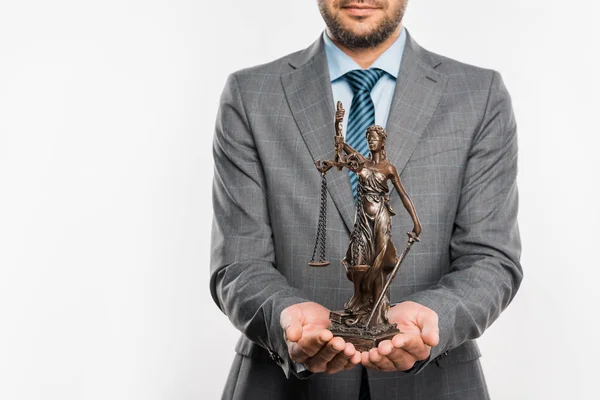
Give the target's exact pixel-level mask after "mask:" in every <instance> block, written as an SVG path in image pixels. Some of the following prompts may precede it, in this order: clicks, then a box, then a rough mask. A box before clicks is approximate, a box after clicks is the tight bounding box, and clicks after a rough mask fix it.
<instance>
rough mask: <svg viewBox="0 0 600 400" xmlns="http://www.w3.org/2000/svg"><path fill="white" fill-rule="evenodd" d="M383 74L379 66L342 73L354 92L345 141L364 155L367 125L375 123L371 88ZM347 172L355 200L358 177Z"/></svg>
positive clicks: (365, 151) (367, 149) (366, 148)
mask: <svg viewBox="0 0 600 400" xmlns="http://www.w3.org/2000/svg"><path fill="white" fill-rule="evenodd" d="M383 74H384V71H383V70H381V69H379V68H372V69H367V70H364V69H355V70H352V71H349V72H347V73H346V74H344V77H345V78H346V81H347V82H348V83H349V84H350V87H352V91H353V92H354V96H353V97H352V105H351V106H350V114H349V115H348V127H347V128H346V143H348V144H349V145H350V146H351V147H352V148H353V149H355V150H356V151H358V152H359V153H361V154H362V155H364V156H365V157H367V156H368V155H369V146H368V144H367V138H366V136H365V133H366V131H367V128H368V127H369V126H371V125H374V124H375V105H374V104H373V100H371V90H372V89H373V86H375V84H376V83H377V81H378V80H379V78H381V77H382V76H383ZM349 174H350V185H351V186H352V194H353V195H354V201H356V187H357V185H358V177H357V176H356V174H355V173H354V172H352V171H349Z"/></svg>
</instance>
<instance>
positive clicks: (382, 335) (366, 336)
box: [329, 311, 400, 351]
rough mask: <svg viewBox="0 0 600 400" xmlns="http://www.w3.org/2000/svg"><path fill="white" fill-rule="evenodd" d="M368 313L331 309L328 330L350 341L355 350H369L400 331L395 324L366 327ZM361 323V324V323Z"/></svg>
mask: <svg viewBox="0 0 600 400" xmlns="http://www.w3.org/2000/svg"><path fill="white" fill-rule="evenodd" d="M368 317H369V315H368V314H367V313H366V312H359V313H349V312H346V311H331V312H330V313H329V320H330V321H331V323H330V325H329V330H330V331H331V332H332V333H333V336H339V337H341V338H342V339H344V340H345V341H346V342H348V343H352V344H353V345H354V347H355V348H356V350H357V351H369V350H370V349H372V348H373V347H377V345H378V344H379V343H380V342H382V341H384V340H387V339H390V340H391V339H392V338H393V337H394V335H396V334H398V333H400V331H399V330H398V328H396V324H385V325H377V326H371V327H369V328H366V327H365V326H364V323H365V321H366V320H367V318H368ZM361 324H362V325H361Z"/></svg>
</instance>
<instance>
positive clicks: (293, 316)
mask: <svg viewBox="0 0 600 400" xmlns="http://www.w3.org/2000/svg"><path fill="white" fill-rule="evenodd" d="M279 322H280V324H281V328H282V329H283V335H284V338H285V339H286V342H287V345H288V352H289V353H290V357H291V358H292V360H294V361H296V362H300V363H303V364H304V365H305V366H306V368H307V369H308V370H309V371H311V372H326V373H329V374H333V373H335V372H339V371H342V370H346V369H351V368H353V367H354V366H355V365H357V364H360V362H361V354H360V352H358V351H356V350H355V348H354V345H352V343H346V342H345V341H344V339H342V338H340V337H333V333H331V331H330V330H329V329H327V328H328V327H329V310H328V309H327V308H325V307H323V306H322V305H320V304H317V303H313V302H306V303H299V304H294V305H292V306H289V307H288V308H286V309H285V310H283V312H282V313H281V318H280V320H279Z"/></svg>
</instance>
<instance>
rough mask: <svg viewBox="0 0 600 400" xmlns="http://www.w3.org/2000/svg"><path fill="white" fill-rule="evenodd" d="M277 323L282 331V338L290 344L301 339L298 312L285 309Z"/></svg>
mask: <svg viewBox="0 0 600 400" xmlns="http://www.w3.org/2000/svg"><path fill="white" fill-rule="evenodd" d="M279 323H280V325H281V328H282V329H283V337H284V338H285V339H286V340H289V341H290V342H297V341H298V340H300V338H301V337H302V324H301V322H300V316H299V313H298V312H294V311H292V310H289V308H286V309H285V310H283V312H282V313H281V317H280V318H279Z"/></svg>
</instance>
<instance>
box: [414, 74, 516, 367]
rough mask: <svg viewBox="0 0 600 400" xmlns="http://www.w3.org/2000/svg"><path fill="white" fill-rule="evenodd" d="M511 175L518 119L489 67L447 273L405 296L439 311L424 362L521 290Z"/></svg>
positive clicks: (475, 332)
mask: <svg viewBox="0 0 600 400" xmlns="http://www.w3.org/2000/svg"><path fill="white" fill-rule="evenodd" d="M516 178H517V130H516V123H515V119H514V115H513V111H512V106H511V101H510V97H509V94H508V92H507V90H506V87H505V85H504V83H503V81H502V78H501V76H500V74H499V73H497V72H495V71H494V73H493V77H492V80H491V85H490V91H489V95H488V101H487V105H486V110H485V113H484V115H483V119H482V121H481V124H480V126H479V129H478V131H477V132H476V134H475V136H474V138H473V142H472V145H471V149H470V153H469V157H468V161H467V165H466V169H465V175H464V179H463V186H462V190H461V194H460V200H459V205H458V209H457V212H456V217H455V222H454V227H453V233H452V237H451V240H450V257H451V265H450V269H449V272H448V273H447V274H446V275H444V276H443V277H442V278H441V279H440V281H439V282H438V283H437V284H436V285H434V286H432V287H430V288H428V289H427V290H424V291H420V292H416V293H414V294H412V295H411V296H409V297H408V298H406V299H404V300H410V301H414V302H416V303H420V304H422V305H424V306H426V307H429V308H430V309H432V310H434V311H435V312H437V314H438V317H439V328H440V343H439V344H438V346H436V347H434V348H433V349H432V351H431V356H430V358H429V360H433V359H435V358H436V357H438V356H439V355H440V354H442V353H444V352H446V351H448V350H451V349H453V348H455V347H457V346H459V345H460V344H462V343H464V342H465V341H467V340H469V339H474V338H477V337H479V336H480V335H481V334H482V333H483V331H484V330H485V329H486V328H487V327H488V326H490V324H491V323H492V322H493V321H494V320H495V319H496V318H498V316H499V315H500V313H501V312H502V311H503V310H504V309H505V308H506V307H507V306H508V304H509V303H510V302H511V300H512V299H513V297H514V295H515V293H516V291H517V289H518V288H519V285H520V283H521V279H522V277H523V273H522V269H521V265H520V262H519V257H520V252H521V242H520V238H519V229H518V226H517V207H518V204H517V203H518V199H517V182H516ZM425 365H427V362H424V363H422V364H420V365H419V366H418V367H417V368H415V371H412V372H415V373H418V372H419V371H421V370H422V369H423V368H424V367H425Z"/></svg>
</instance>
